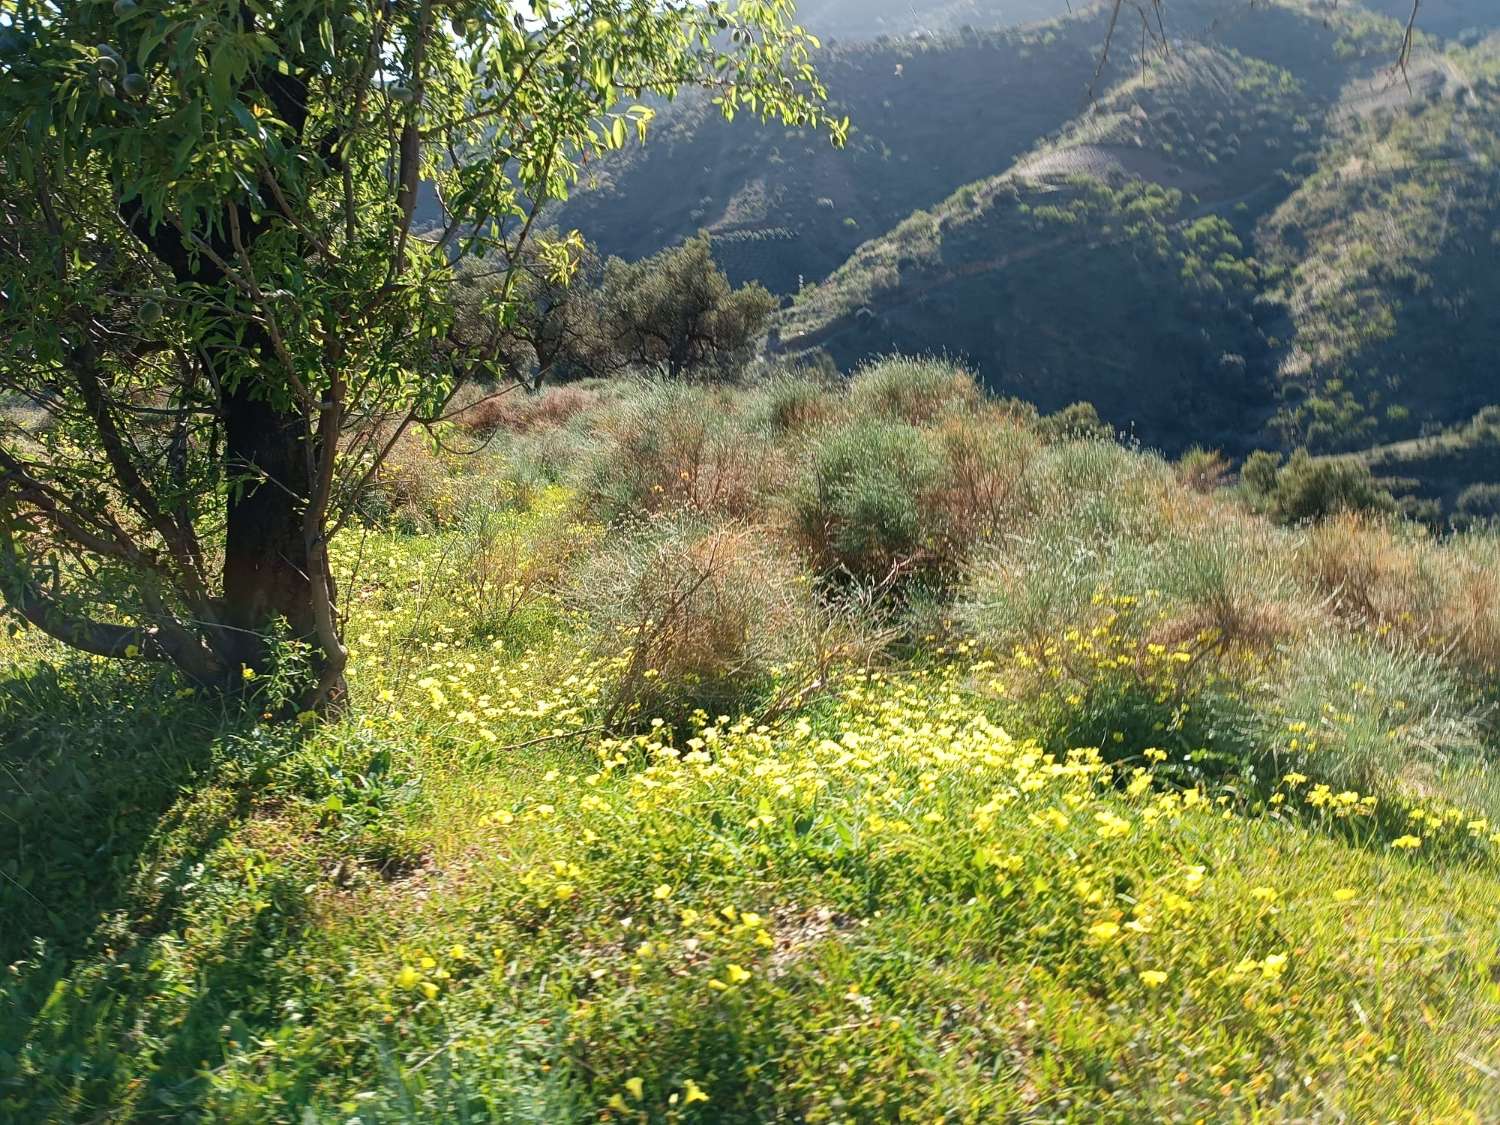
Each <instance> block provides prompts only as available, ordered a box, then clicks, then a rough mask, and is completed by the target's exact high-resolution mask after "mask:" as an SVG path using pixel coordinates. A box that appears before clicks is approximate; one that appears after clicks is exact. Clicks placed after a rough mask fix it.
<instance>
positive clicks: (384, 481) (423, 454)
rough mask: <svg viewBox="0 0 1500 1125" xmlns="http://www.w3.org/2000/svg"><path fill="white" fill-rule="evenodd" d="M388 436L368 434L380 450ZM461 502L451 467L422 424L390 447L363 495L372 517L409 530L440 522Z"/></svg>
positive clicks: (421, 529)
mask: <svg viewBox="0 0 1500 1125" xmlns="http://www.w3.org/2000/svg"><path fill="white" fill-rule="evenodd" d="M355 440H356V441H359V442H361V443H363V441H364V440H365V439H363V438H357V439H355ZM389 440H390V439H389V437H388V436H386V435H385V434H383V433H382V434H376V435H375V436H374V437H373V438H370V439H369V441H370V443H371V445H372V446H373V448H375V449H379V448H382V447H383V446H384V445H385V443H386V442H387V441H389ZM457 507H458V505H457V497H456V495H455V493H454V488H453V473H452V468H451V466H450V465H448V464H447V463H446V460H445V458H444V457H443V455H442V453H441V452H440V451H439V450H438V448H437V446H436V444H435V443H434V442H433V439H432V437H431V435H430V434H428V433H427V432H426V431H425V430H422V429H420V428H417V427H409V428H408V429H407V430H406V431H405V432H404V433H402V435H401V436H400V437H399V438H398V439H397V440H396V443H395V444H394V445H393V446H391V450H390V453H389V454H388V455H387V456H386V458H385V461H384V462H383V463H382V464H381V466H380V470H379V472H377V473H376V474H375V476H374V477H373V478H372V479H371V480H370V482H369V484H368V485H367V486H366V489H365V494H364V496H362V497H361V498H360V510H361V511H362V512H363V513H364V515H365V517H366V518H367V519H370V520H372V521H374V522H376V523H381V524H385V525H387V526H390V527H394V528H397V529H399V530H401V531H404V532H406V533H408V534H416V533H418V532H424V531H431V530H433V529H434V528H437V527H441V526H442V525H443V524H445V523H447V522H448V521H449V520H450V519H452V517H453V516H454V514H455V513H456V511H457Z"/></svg>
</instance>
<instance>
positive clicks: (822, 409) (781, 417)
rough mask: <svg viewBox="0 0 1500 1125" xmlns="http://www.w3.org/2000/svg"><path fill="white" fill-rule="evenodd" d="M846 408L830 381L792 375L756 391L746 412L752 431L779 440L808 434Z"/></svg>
mask: <svg viewBox="0 0 1500 1125" xmlns="http://www.w3.org/2000/svg"><path fill="white" fill-rule="evenodd" d="M843 409H844V403H843V401H842V399H841V396H840V395H839V394H838V393H837V391H836V390H835V388H834V387H833V386H832V385H831V384H830V383H829V382H828V381H827V380H825V379H820V378H817V377H815V376H810V375H805V374H802V373H800V372H790V373H782V374H777V375H775V376H773V377H772V378H770V379H769V380H767V381H766V383H765V384H764V385H762V386H761V387H759V388H757V390H756V392H755V397H754V399H753V400H752V402H751V404H750V406H749V408H748V409H747V411H746V413H747V416H748V418H749V421H750V424H751V425H752V427H753V428H755V429H757V430H760V431H762V432H764V433H767V434H769V435H770V436H771V437H772V439H778V438H786V437H795V436H798V435H801V434H806V433H809V432H811V431H812V430H815V429H817V427H819V426H821V425H823V424H824V423H826V422H829V421H831V420H832V419H833V418H834V417H835V416H836V415H837V414H838V413H839V412H840V411H842V410H843Z"/></svg>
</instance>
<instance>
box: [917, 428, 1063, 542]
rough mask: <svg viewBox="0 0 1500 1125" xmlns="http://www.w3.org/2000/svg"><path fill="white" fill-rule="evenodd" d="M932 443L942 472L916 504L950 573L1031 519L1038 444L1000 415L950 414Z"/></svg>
mask: <svg viewBox="0 0 1500 1125" xmlns="http://www.w3.org/2000/svg"><path fill="white" fill-rule="evenodd" d="M933 439H934V442H935V445H936V448H937V450H938V453H939V455H940V456H941V458H942V470H941V475H940V477H939V479H938V480H937V481H936V482H934V484H933V485H932V487H931V488H930V490H929V491H928V493H927V494H926V495H925V496H923V497H921V501H922V505H923V508H924V510H926V512H927V513H928V517H929V519H930V520H931V521H932V524H933V538H934V549H935V550H937V551H939V552H940V554H941V558H942V562H943V564H944V565H945V566H946V567H948V568H949V569H954V568H957V567H959V566H961V565H962V564H963V563H964V562H965V561H966V560H968V559H969V558H970V556H972V554H973V553H974V551H975V550H976V549H977V548H980V547H982V546H983V545H985V544H987V543H991V542H993V541H994V540H995V539H996V537H998V536H999V535H1001V534H1003V533H1004V531H1005V529H1006V528H1007V527H1014V526H1016V525H1018V524H1020V523H1022V522H1024V521H1025V520H1027V519H1029V518H1030V517H1031V516H1032V515H1033V514H1034V505H1035V495H1034V492H1033V489H1032V488H1031V483H1032V482H1031V472H1032V470H1033V468H1034V466H1035V464H1036V461H1037V458H1038V456H1039V454H1040V451H1041V450H1040V443H1039V442H1038V440H1037V437H1036V434H1035V432H1034V431H1032V430H1030V429H1028V428H1027V427H1025V426H1023V425H1021V424H1019V423H1017V422H1015V421H1014V420H1012V418H1011V417H1010V416H1009V415H1008V414H1007V413H1005V412H1003V411H1001V410H990V411H985V412H983V413H964V414H953V415H949V416H948V417H946V418H944V419H942V420H941V422H940V423H939V424H938V425H937V426H936V428H935V430H934V431H933Z"/></svg>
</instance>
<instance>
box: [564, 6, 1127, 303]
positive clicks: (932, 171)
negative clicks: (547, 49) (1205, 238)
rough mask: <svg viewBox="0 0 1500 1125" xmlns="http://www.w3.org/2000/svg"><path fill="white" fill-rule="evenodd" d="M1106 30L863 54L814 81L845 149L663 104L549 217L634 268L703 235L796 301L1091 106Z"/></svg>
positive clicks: (1080, 24) (834, 56)
mask: <svg viewBox="0 0 1500 1125" xmlns="http://www.w3.org/2000/svg"><path fill="white" fill-rule="evenodd" d="M1102 34H1103V25H1102V24H1100V23H1099V22H1098V21H1097V20H1095V19H1092V18H1081V17H1080V18H1075V19H1070V20H1064V21H1061V22H1059V23H1057V24H1055V25H1049V26H1048V27H1047V28H1046V29H1045V30H1039V31H1035V32H1016V31H1009V32H986V33H973V34H970V35H966V36H958V37H952V38H946V39H942V40H936V41H933V40H925V39H924V40H905V41H902V42H889V43H883V44H874V43H871V44H861V45H855V46H849V47H840V48H836V49H833V50H831V51H828V52H825V53H824V55H823V56H822V58H821V60H820V64H819V73H820V74H821V76H822V77H823V79H824V80H825V82H826V83H827V85H828V89H829V93H830V97H831V99H832V104H833V107H834V109H835V111H836V112H838V113H841V114H847V115H848V116H849V117H850V119H851V121H852V122H853V131H852V133H851V136H850V140H849V144H848V147H847V148H845V149H843V150H835V149H833V148H831V147H830V146H829V145H828V142H827V140H826V139H824V138H822V137H817V136H813V135H812V134H810V133H805V132H799V131H787V130H784V129H775V128H768V127H764V126H762V125H760V124H759V123H758V122H756V121H754V120H751V119H749V118H747V117H741V118H739V119H737V120H736V121H734V122H732V123H726V122H724V121H723V120H722V118H721V117H720V116H719V114H718V111H717V110H716V109H715V108H714V107H713V106H711V105H709V104H708V103H707V102H706V101H705V100H703V99H688V100H685V101H684V102H682V103H679V104H677V105H673V106H670V107H668V108H667V109H666V111H665V112H663V114H662V116H661V117H660V119H659V120H658V121H657V122H656V124H655V125H654V126H653V127H652V132H651V135H650V139H649V141H648V142H647V143H646V144H645V145H644V146H641V147H632V148H629V149H627V150H625V151H624V152H622V153H619V154H617V155H616V157H615V158H614V159H611V160H608V161H605V162H603V163H602V164H600V165H597V166H595V167H594V168H593V169H591V171H590V173H589V174H588V176H587V177H586V179H585V183H584V185H583V190H581V191H579V192H578V193H577V194H576V195H574V196H573V197H572V198H571V199H570V200H569V201H568V202H567V203H566V204H564V205H562V206H561V207H559V208H557V209H556V210H555V211H554V212H553V214H552V216H551V217H552V220H553V221H555V222H556V223H557V224H558V225H559V226H560V227H563V228H573V227H576V228H578V229H580V230H582V231H583V232H584V233H585V235H586V236H587V237H588V238H589V239H590V240H592V241H594V242H596V243H597V245H598V246H599V249H600V250H601V252H603V253H604V254H606V255H619V256H621V257H624V258H642V257H646V256H647V255H649V254H652V253H654V252H655V251H657V250H659V249H661V248H662V247H664V246H669V245H672V244H673V243H676V242H679V241H681V240H682V239H684V238H686V237H688V236H690V235H693V234H696V233H697V232H698V231H699V230H700V229H707V230H709V231H711V232H712V233H713V234H714V237H715V239H716V241H717V244H718V245H717V254H718V257H719V258H720V260H721V262H722V263H723V265H724V267H725V269H726V271H727V272H728V273H729V275H730V277H731V278H732V279H734V280H735V281H737V282H739V281H745V280H751V279H753V280H757V281H760V282H762V283H763V284H765V285H766V286H768V287H769V288H770V289H772V291H774V292H779V293H790V292H795V291H796V290H797V288H798V286H799V284H801V283H803V282H806V283H808V284H811V283H812V282H814V281H817V280H819V279H821V278H822V277H824V276H826V275H827V274H828V273H829V272H831V271H832V270H833V269H834V268H835V267H836V266H837V265H839V263H841V262H842V261H844V260H845V259H846V258H847V257H848V256H849V254H850V253H851V252H852V251H853V250H854V248H855V247H857V246H858V245H859V244H860V243H861V242H863V241H865V240H866V239H867V238H870V237H872V236H874V235H877V234H879V233H881V232H883V231H885V230H888V229H889V228H890V227H892V226H894V225H895V224H896V223H898V222H900V221H901V220H902V219H904V218H905V217H906V216H907V215H909V214H911V213H912V212H913V211H915V210H918V209H919V208H923V207H929V206H931V205H932V204H934V203H936V202H938V201H939V200H941V199H943V198H944V197H945V196H947V195H948V194H949V193H951V192H952V191H954V190H955V189H957V188H958V187H960V186H961V185H963V184H965V183H969V182H970V181H973V180H976V179H979V178H980V177H982V176H987V175H990V174H992V173H993V172H996V171H998V170H1001V169H1003V168H1005V167H1006V166H1007V165H1009V163H1010V162H1011V161H1012V160H1013V159H1014V158H1015V157H1016V156H1017V155H1019V154H1020V153H1022V152H1024V151H1026V150H1027V149H1029V148H1030V147H1031V146H1032V145H1033V144H1034V143H1035V140H1036V138H1037V137H1038V136H1042V135H1044V134H1046V133H1049V132H1052V131H1053V130H1056V129H1058V128H1061V127H1062V126H1063V125H1064V124H1065V123H1066V122H1067V121H1068V119H1069V118H1070V117H1072V116H1073V115H1074V114H1075V113H1077V112H1078V110H1079V108H1080V107H1082V106H1083V104H1084V102H1085V93H1086V87H1087V83H1088V78H1089V75H1090V74H1091V73H1092V71H1093V67H1094V63H1093V59H1092V56H1091V52H1092V50H1093V49H1094V48H1095V46H1097V44H1098V42H1099V39H1100V37H1101V36H1102Z"/></svg>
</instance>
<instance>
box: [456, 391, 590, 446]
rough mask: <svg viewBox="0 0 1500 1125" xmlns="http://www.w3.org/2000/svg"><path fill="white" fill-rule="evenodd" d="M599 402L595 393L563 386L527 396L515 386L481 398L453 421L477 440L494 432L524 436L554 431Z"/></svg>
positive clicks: (458, 414)
mask: <svg viewBox="0 0 1500 1125" xmlns="http://www.w3.org/2000/svg"><path fill="white" fill-rule="evenodd" d="M598 401H599V394H598V392H597V391H594V390H591V389H589V388H585V387H579V386H575V385H566V386H561V387H549V388H547V389H545V390H542V391H539V392H528V391H526V390H524V389H523V388H521V387H520V386H519V385H518V386H516V387H514V388H512V389H510V390H507V391H505V392H503V393H500V394H493V393H489V394H485V395H483V396H482V397H480V398H478V399H477V400H476V401H475V402H474V403H473V404H472V405H470V406H467V407H464V408H463V409H462V410H460V411H459V412H458V413H457V414H456V415H455V417H454V419H453V420H454V421H455V422H456V423H457V424H458V425H459V426H462V427H463V428H464V429H466V430H468V431H469V432H470V433H473V434H476V435H480V436H484V435H489V434H493V433H495V432H496V431H497V430H505V431H507V432H510V433H518V434H524V433H530V432H532V431H533V430H541V429H555V428H556V427H558V426H561V425H563V424H564V423H566V422H568V421H570V420H571V419H573V418H575V417H577V416H578V415H579V414H582V413H583V412H584V411H585V410H588V409H589V408H590V407H592V406H594V405H595V404H596V403H597V402H598Z"/></svg>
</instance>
